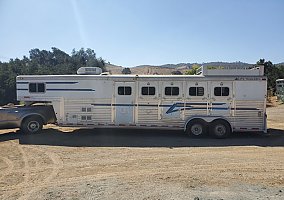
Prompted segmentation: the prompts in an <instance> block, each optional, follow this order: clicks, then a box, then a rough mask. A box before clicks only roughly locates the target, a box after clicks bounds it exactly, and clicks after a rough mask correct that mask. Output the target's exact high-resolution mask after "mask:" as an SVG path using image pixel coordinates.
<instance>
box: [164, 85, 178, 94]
mask: <svg viewBox="0 0 284 200" xmlns="http://www.w3.org/2000/svg"><path fill="white" fill-rule="evenodd" d="M165 95H167V96H178V95H179V87H165Z"/></svg>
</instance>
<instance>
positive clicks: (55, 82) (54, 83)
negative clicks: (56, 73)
mask: <svg viewBox="0 0 284 200" xmlns="http://www.w3.org/2000/svg"><path fill="white" fill-rule="evenodd" d="M45 83H46V84H76V83H78V82H45Z"/></svg>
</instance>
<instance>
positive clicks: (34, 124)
mask: <svg viewBox="0 0 284 200" xmlns="http://www.w3.org/2000/svg"><path fill="white" fill-rule="evenodd" d="M42 127H43V121H42V119H41V117H39V116H31V117H27V118H26V119H24V120H23V122H22V124H21V130H22V131H23V132H24V133H26V134H35V133H39V132H40V131H41V130H42Z"/></svg>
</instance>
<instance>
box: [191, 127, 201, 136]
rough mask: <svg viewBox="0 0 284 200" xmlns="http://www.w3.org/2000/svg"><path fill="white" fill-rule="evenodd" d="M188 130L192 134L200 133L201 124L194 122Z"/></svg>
mask: <svg viewBox="0 0 284 200" xmlns="http://www.w3.org/2000/svg"><path fill="white" fill-rule="evenodd" d="M190 131H191V133H192V134H193V135H201V134H202V131H203V130H202V125H201V124H194V125H192V126H191V128H190Z"/></svg>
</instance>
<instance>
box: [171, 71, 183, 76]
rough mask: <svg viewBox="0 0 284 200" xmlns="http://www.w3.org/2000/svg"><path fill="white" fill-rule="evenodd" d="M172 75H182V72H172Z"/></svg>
mask: <svg viewBox="0 0 284 200" xmlns="http://www.w3.org/2000/svg"><path fill="white" fill-rule="evenodd" d="M172 75H182V73H181V71H179V70H176V71H172Z"/></svg>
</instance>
